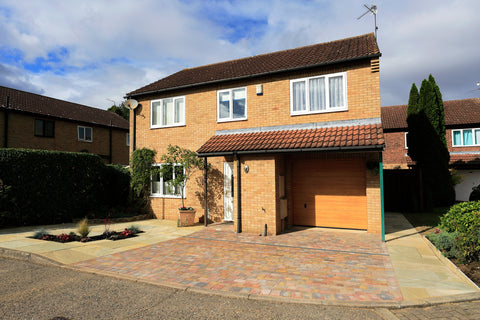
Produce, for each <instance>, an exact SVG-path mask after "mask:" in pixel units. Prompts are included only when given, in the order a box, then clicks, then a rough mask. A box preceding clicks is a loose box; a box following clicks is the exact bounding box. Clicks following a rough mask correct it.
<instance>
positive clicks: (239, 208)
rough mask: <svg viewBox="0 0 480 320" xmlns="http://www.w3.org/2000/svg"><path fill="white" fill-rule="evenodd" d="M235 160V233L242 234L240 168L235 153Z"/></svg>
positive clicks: (238, 158) (238, 159)
mask: <svg viewBox="0 0 480 320" xmlns="http://www.w3.org/2000/svg"><path fill="white" fill-rule="evenodd" d="M235 159H236V160H237V233H242V179H241V173H242V169H241V168H240V157H239V156H238V154H236V153H235Z"/></svg>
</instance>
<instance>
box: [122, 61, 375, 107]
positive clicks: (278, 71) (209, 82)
mask: <svg viewBox="0 0 480 320" xmlns="http://www.w3.org/2000/svg"><path fill="white" fill-rule="evenodd" d="M381 56H382V54H381V53H377V54H374V55H368V56H362V57H357V58H351V59H342V60H337V61H332V62H327V63H319V64H312V65H308V66H301V67H296V68H289V69H282V70H276V71H270V72H263V73H256V74H252V75H248V76H241V77H237V78H226V79H219V80H213V81H205V82H199V83H192V84H187V85H184V86H179V87H172V88H165V89H159V90H152V91H147V92H140V93H128V94H127V96H128V97H140V96H146V95H149V94H157V93H162V92H168V91H175V90H183V89H189V88H193V87H198V86H204V85H212V84H217V83H222V82H228V81H236V80H246V79H252V78H259V77H263V76H269V75H276V74H279V73H286V72H293V71H301V70H307V69H312V68H317V67H324V66H329V65H333V64H339V63H344V62H353V61H358V60H363V59H369V58H379V57H381ZM225 62H228V61H225ZM127 96H125V97H124V98H126V97H127Z"/></svg>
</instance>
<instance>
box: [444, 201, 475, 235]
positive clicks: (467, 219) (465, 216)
mask: <svg viewBox="0 0 480 320" xmlns="http://www.w3.org/2000/svg"><path fill="white" fill-rule="evenodd" d="M476 212H480V201H472V202H462V203H458V204H456V205H454V206H452V207H451V208H450V210H448V212H447V213H446V214H445V215H443V217H441V218H440V225H439V228H440V229H442V230H445V231H447V232H453V231H456V230H459V228H460V227H461V226H465V225H470V224H472V222H474V221H475V220H478V219H479V217H478V215H477V214H476Z"/></svg>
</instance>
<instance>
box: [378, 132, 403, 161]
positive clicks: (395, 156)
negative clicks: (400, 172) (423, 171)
mask: <svg viewBox="0 0 480 320" xmlns="http://www.w3.org/2000/svg"><path fill="white" fill-rule="evenodd" d="M383 134H384V137H385V151H384V152H383V162H384V167H385V169H395V168H398V169H399V168H404V169H406V168H407V157H406V156H405V154H407V152H408V149H406V148H405V132H403V131H401V132H384V133H383Z"/></svg>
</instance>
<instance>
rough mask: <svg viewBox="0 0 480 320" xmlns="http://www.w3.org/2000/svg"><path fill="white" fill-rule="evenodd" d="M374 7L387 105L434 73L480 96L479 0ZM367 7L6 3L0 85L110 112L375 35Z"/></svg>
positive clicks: (310, 2)
mask: <svg viewBox="0 0 480 320" xmlns="http://www.w3.org/2000/svg"><path fill="white" fill-rule="evenodd" d="M376 4H377V6H378V15H377V20H378V26H379V32H378V36H379V46H380V49H381V51H382V54H383V56H382V58H381V90H382V91H381V93H382V105H391V104H403V103H406V101H407V99H408V92H409V90H410V86H411V83H412V82H416V83H417V85H419V83H420V82H421V80H422V79H424V78H426V77H427V76H428V74H430V73H432V74H433V75H434V76H435V78H436V80H437V83H438V84H439V86H440V88H441V90H442V92H443V93H444V98H445V99H460V98H466V97H470V96H475V94H477V93H478V91H477V92H473V93H472V92H470V91H471V90H473V89H475V83H476V82H477V81H480V74H479V73H480V72H479V70H480V60H479V59H478V52H479V51H480V42H479V41H478V40H477V38H478V30H480V19H478V18H477V17H476V15H477V14H478V12H480V2H479V1H476V0H465V1H433V0H428V1H421V2H420V1H413V0H407V1H402V2H392V1H385V0H378V1H376ZM365 10H366V8H364V7H363V2H360V1H357V0H345V1H326V0H306V1H295V2H291V1H281V0H270V1H253V0H247V1H215V0H210V1H199V0H198V1H196V0H183V1H167V0H163V1H155V0H139V1H129V0H119V1H115V2H112V1H106V0H96V1H84V0H70V1H61V0H30V1H28V0H23V1H17V0H4V1H2V4H0V18H1V19H0V38H1V39H2V43H0V54H1V55H3V57H1V56H0V58H1V59H2V60H0V63H1V65H0V78H3V80H2V82H1V83H0V84H3V85H7V86H8V85H10V86H17V87H21V89H25V90H28V91H34V92H38V93H43V94H46V95H49V96H53V97H56V98H59V99H65V100H70V101H73V102H79V103H83V104H87V105H92V106H96V107H102V108H107V107H109V106H110V105H111V102H110V101H108V100H107V99H112V100H115V101H117V103H119V102H120V101H121V100H122V99H123V96H124V95H125V94H126V93H127V92H129V91H132V90H135V89H137V88H139V87H142V86H144V85H147V84H148V83H151V82H153V81H156V80H158V79H159V78H161V77H164V76H167V75H169V74H171V73H173V72H176V71H178V70H180V69H183V68H185V67H193V66H198V65H203V64H207V63H213V62H219V61H224V60H229V59H235V58H240V57H245V56H250V55H254V54H259V53H265V52H272V51H275V50H281V49H286V48H292V47H297V46H303V45H308V44H313V43H318V42H324V41H331V40H336V39H340V38H344V37H350V36H355V35H360V34H364V33H369V32H373V17H372V16H371V15H369V14H368V15H365V16H364V17H363V18H362V19H360V20H357V18H358V17H359V16H360V15H361V14H362V13H363V12H365ZM220 14H222V15H224V16H221V17H220V16H218V15H220ZM216 15H217V16H216ZM222 19H223V20H222ZM225 19H226V20H225ZM252 21H253V23H256V22H258V25H255V24H252V25H249V24H250V23H251V22H252ZM237 23H238V25H237ZM232 30H233V31H236V32H242V34H239V35H237V34H234V35H233V36H234V38H235V39H236V40H235V41H229V39H230V40H231V39H232V34H231V32H232ZM19 53H21V54H22V55H20V54H19ZM39 58H43V59H44V60H43V63H40V62H42V60H41V59H40V60H39ZM28 64H30V65H28ZM477 96H478V94H477Z"/></svg>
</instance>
